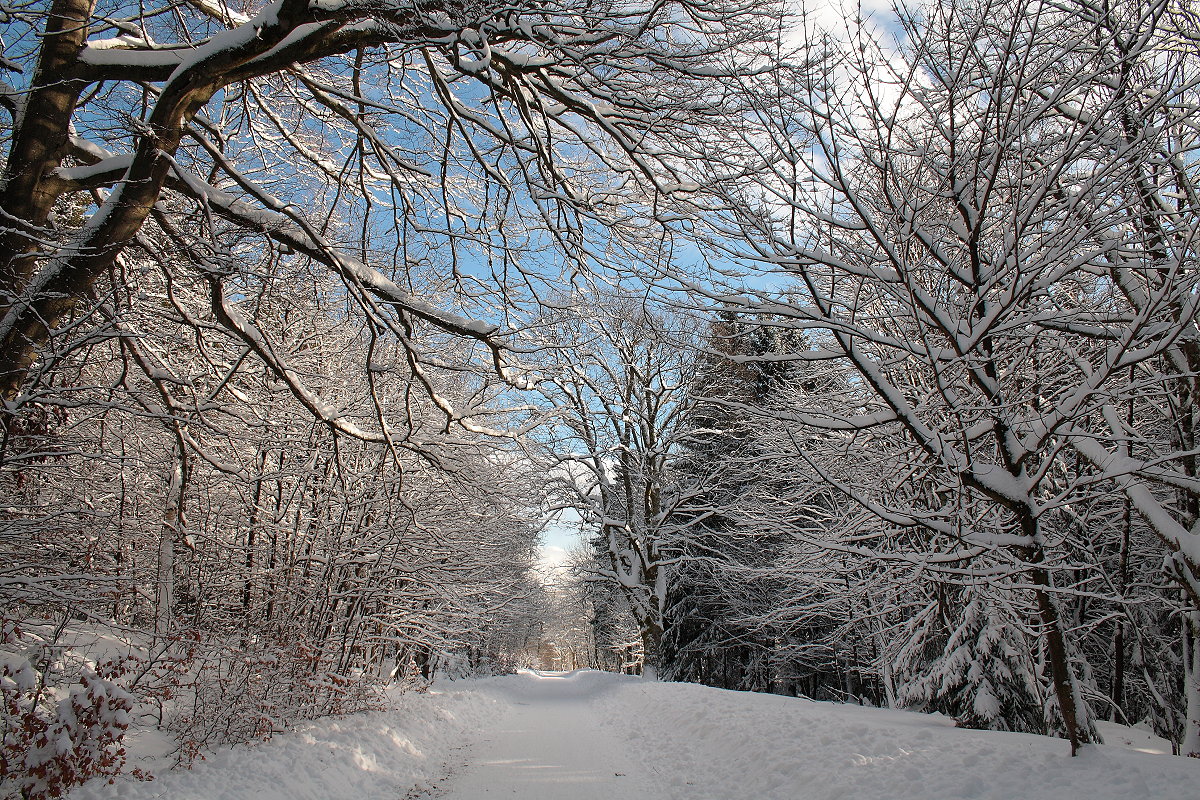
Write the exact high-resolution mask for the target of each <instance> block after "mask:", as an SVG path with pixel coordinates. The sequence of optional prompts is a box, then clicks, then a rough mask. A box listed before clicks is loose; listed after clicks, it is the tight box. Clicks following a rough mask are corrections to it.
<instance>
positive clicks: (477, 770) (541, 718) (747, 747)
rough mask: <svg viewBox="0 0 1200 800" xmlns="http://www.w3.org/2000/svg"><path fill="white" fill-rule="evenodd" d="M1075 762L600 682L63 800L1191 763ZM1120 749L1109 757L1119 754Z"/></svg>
mask: <svg viewBox="0 0 1200 800" xmlns="http://www.w3.org/2000/svg"><path fill="white" fill-rule="evenodd" d="M1105 732H1106V734H1108V736H1109V738H1110V740H1112V741H1119V742H1120V743H1118V744H1114V745H1103V746H1097V747H1089V748H1087V749H1086V750H1085V752H1084V753H1083V754H1082V755H1081V756H1080V757H1078V758H1074V759H1072V758H1070V757H1069V756H1068V748H1067V744H1066V742H1064V741H1061V740H1056V739H1047V738H1044V737H1039V736H1030V735H1025V734H1011V733H993V732H984V731H966V730H960V729H957V728H955V727H954V726H953V724H952V722H951V721H950V720H947V719H945V718H942V717H937V716H927V715H922V714H915V713H907V712H899V711H884V710H878V709H869V708H859V707H857V706H844V705H836V704H831V703H815V702H811V701H808V700H802V699H793V698H785V697H777V696H772V695H761V694H747V693H741V692H726V691H720V690H717V689H709V688H705V687H702V686H695V685H690V684H672V683H650V682H645V681H642V680H640V679H637V678H631V677H625V676H619V675H611V674H607V673H598V672H589V671H580V672H574V673H565V674H564V673H538V672H525V673H522V674H520V675H513V676H508V677H504V678H491V679H487V680H479V681H462V682H458V683H449V684H446V685H444V686H442V687H440V688H438V689H435V690H433V691H430V692H428V693H424V694H407V695H402V696H399V697H397V698H396V699H395V706H394V708H392V709H391V710H389V711H386V712H381V713H374V714H361V715H355V716H352V717H346V718H342V719H338V720H326V721H322V722H318V723H314V724H312V725H310V726H308V727H307V728H305V729H304V730H301V731H298V732H295V733H291V734H287V735H283V736H279V737H277V738H275V739H273V740H272V741H270V742H267V743H265V744H262V745H259V746H257V747H253V748H239V749H237V750H234V751H231V752H227V753H223V754H218V755H214V756H211V757H210V758H209V759H208V760H207V761H206V762H204V763H201V764H199V765H197V766H196V767H195V768H194V769H193V770H192V771H191V772H188V773H171V774H167V775H165V776H160V777H159V779H158V780H155V781H152V782H148V783H136V782H128V783H126V782H122V783H121V784H118V785H117V786H115V787H108V786H103V785H93V786H87V787H84V788H83V789H81V790H78V791H76V792H75V793H74V794H72V795H71V797H72V800H80V799H81V798H111V797H121V798H130V800H142V799H143V798H152V797H156V798H157V797H161V798H172V800H216V799H217V798H221V799H222V800H223V799H224V798H229V799H230V800H233V799H234V798H238V800H243V799H245V800H274V798H281V799H282V798H288V799H289V800H290V799H291V798H296V799H297V800H301V799H302V798H314V800H316V799H317V798H320V800H340V798H346V800H350V799H351V798H353V800H374V799H375V798H378V799H379V800H385V799H386V800H404V799H407V800H416V799H417V798H420V799H421V800H435V799H436V800H478V798H485V797H513V798H520V800H559V799H561V800H590V798H605V800H620V798H626V797H629V798H639V800H655V799H658V800H731V799H732V798H753V800H775V799H777V800H833V798H846V799H847V800H850V799H851V798H852V799H853V800H940V799H942V798H955V800H958V799H962V800H966V798H993V799H994V800H1039V799H1041V798H1044V799H1045V800H1189V799H1190V798H1196V797H1200V762H1197V761H1192V760H1187V759H1182V758H1175V757H1172V756H1169V755H1162V754H1157V753H1154V752H1139V751H1146V750H1150V751H1153V750H1155V749H1157V748H1160V747H1161V745H1162V743H1161V741H1156V740H1154V739H1152V738H1151V737H1148V736H1146V735H1145V734H1142V733H1139V732H1138V731H1136V730H1132V729H1128V728H1121V727H1119V726H1105ZM1126 742H1127V743H1126Z"/></svg>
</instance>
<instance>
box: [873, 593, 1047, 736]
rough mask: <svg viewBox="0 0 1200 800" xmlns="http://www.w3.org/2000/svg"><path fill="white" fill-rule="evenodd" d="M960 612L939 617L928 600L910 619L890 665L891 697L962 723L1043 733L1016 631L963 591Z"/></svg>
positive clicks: (1030, 672)
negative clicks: (905, 638) (893, 687)
mask: <svg viewBox="0 0 1200 800" xmlns="http://www.w3.org/2000/svg"><path fill="white" fill-rule="evenodd" d="M963 599H964V600H965V601H966V602H965V605H963V606H961V612H960V613H959V614H958V615H956V616H955V617H954V618H952V619H950V620H948V621H944V620H942V618H941V614H940V613H939V610H938V606H937V605H936V604H931V605H930V606H928V607H927V608H926V609H925V610H924V611H923V612H922V613H921V614H920V615H918V617H917V618H916V619H914V620H913V622H912V623H911V624H910V631H911V636H910V638H909V642H908V644H907V645H906V647H905V648H904V650H903V651H902V652H901V654H900V656H899V658H898V659H897V664H896V674H897V682H898V686H897V696H898V697H897V699H898V700H899V701H900V703H901V705H903V706H906V707H908V708H912V709H915V710H918V711H938V712H941V713H943V714H946V715H947V716H950V717H953V718H954V719H956V720H957V721H958V724H959V725H960V726H961V727H964V728H982V729H986V730H1001V731H1025V732H1028V733H1043V732H1045V723H1044V721H1043V717H1042V702H1041V701H1040V699H1039V694H1040V693H1039V691H1038V681H1037V679H1036V676H1035V671H1034V667H1033V664H1032V663H1031V661H1030V658H1029V646H1028V644H1027V643H1026V642H1025V641H1024V638H1023V636H1022V634H1021V632H1020V631H1019V630H1018V629H1017V628H1016V627H1015V626H1013V625H1012V624H1011V623H1009V622H1008V621H1006V620H1005V619H1004V618H1003V614H1002V612H1001V611H1000V610H999V609H998V608H997V607H995V606H992V607H989V606H986V605H985V603H984V598H983V597H982V596H980V595H979V594H977V593H975V592H973V591H968V592H967V594H966V597H964V598H963Z"/></svg>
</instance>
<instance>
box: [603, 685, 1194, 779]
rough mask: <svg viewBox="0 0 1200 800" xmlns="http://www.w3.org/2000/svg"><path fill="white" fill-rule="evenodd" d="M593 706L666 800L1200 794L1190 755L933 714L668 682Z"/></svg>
mask: <svg viewBox="0 0 1200 800" xmlns="http://www.w3.org/2000/svg"><path fill="white" fill-rule="evenodd" d="M598 702H599V703H601V704H603V707H604V713H603V715H602V716H603V718H604V719H605V721H606V722H605V724H606V725H608V726H610V727H612V728H615V729H618V730H619V731H620V734H621V735H622V736H623V737H624V738H625V739H626V740H627V741H629V743H630V744H631V746H633V747H634V748H636V749H637V751H638V752H640V753H642V754H643V757H644V759H645V760H646V763H647V764H649V765H655V766H656V767H657V769H658V771H659V774H660V775H662V776H663V777H664V778H665V779H666V783H667V786H666V787H665V789H664V792H665V793H664V795H663V796H664V798H672V800H675V798H678V799H679V800H683V799H684V798H686V799H687V800H730V799H731V798H754V800H776V799H777V800H833V798H847V800H849V798H853V800H966V799H967V798H972V799H974V798H986V799H988V800H1043V799H1044V800H1193V799H1194V798H1200V762H1198V761H1195V760H1190V759H1183V758H1177V757H1173V756H1169V755H1152V754H1147V753H1143V752H1134V751H1133V750H1132V749H1129V748H1126V747H1120V746H1108V745H1101V746H1095V747H1088V748H1086V749H1085V752H1083V753H1082V754H1081V755H1080V756H1079V757H1077V758H1071V757H1070V756H1069V753H1070V749H1069V747H1068V745H1067V742H1066V741H1064V740H1061V739H1050V738H1047V737H1042V736H1032V735H1028V734H1019V733H997V732H992V731H969V730H962V729H959V728H955V727H954V723H953V721H952V720H948V719H946V718H944V717H940V716H930V715H927V714H917V713H911V712H903V711H888V710H881V709H873V708H861V707H858V706H847V705H838V704H833V703H817V702H812V701H809V700H803V699H796V698H786V697H778V696H775V695H763V694H749V693H745V692H726V691H721V690H718V689H709V688H706V687H701V686H695V685H690V684H672V683H660V684H645V683H622V684H621V685H620V686H619V688H618V689H617V690H616V691H614V692H611V693H609V694H607V695H605V696H604V697H602V698H600V699H599V700H598ZM1107 729H1109V730H1112V731H1115V730H1117V729H1118V726H1108V727H1107ZM1123 730H1128V729H1123ZM1143 739H1144V737H1143ZM1137 746H1140V747H1141V746H1145V741H1143V742H1140V743H1138V744H1137Z"/></svg>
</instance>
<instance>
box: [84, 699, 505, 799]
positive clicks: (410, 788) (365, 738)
mask: <svg viewBox="0 0 1200 800" xmlns="http://www.w3.org/2000/svg"><path fill="white" fill-rule="evenodd" d="M480 683H485V682H480ZM476 686H477V684H476V683H475V682H469V681H464V682H461V683H456V684H447V685H446V686H445V687H442V688H441V689H440V690H433V691H429V692H427V693H420V694H418V693H413V692H410V693H405V694H400V693H395V694H393V695H391V696H390V697H389V700H390V702H391V704H392V707H391V708H389V710H387V711H382V712H374V713H365V714H351V715H348V716H345V717H338V718H332V719H322V720H317V721H315V722H312V723H308V724H306V725H303V726H300V727H298V728H297V729H296V730H295V731H294V732H291V733H286V734H281V735H279V736H276V737H275V738H273V739H271V740H270V741H268V742H264V743H262V744H259V745H255V746H252V747H237V748H234V749H232V750H227V751H224V752H220V753H215V754H211V755H209V756H208V758H207V760H205V761H202V762H199V763H197V764H196V765H195V766H194V767H193V768H192V769H191V770H190V771H186V772H185V771H179V772H168V773H165V774H161V775H159V777H158V778H157V779H156V780H153V781H147V782H139V781H137V780H135V779H132V778H122V779H121V780H119V781H118V782H117V783H116V784H115V785H113V786H109V785H107V784H105V783H103V782H102V781H93V782H92V783H89V784H85V785H84V786H82V787H80V788H79V789H76V790H75V791H74V792H72V793H71V794H70V795H69V797H70V800H100V798H106V799H107V798H122V800H143V799H145V800H149V798H164V797H169V798H171V800H341V799H342V798H344V799H345V800H375V798H380V799H383V798H386V800H402V798H404V797H406V796H413V795H416V794H418V793H420V792H422V791H424V790H426V789H428V788H430V787H432V786H433V784H434V783H435V782H437V781H440V780H441V779H442V777H443V776H444V775H445V774H446V771H447V762H448V761H449V760H450V758H451V755H452V753H453V751H454V750H455V749H457V748H458V747H461V746H462V745H463V743H464V742H467V741H470V740H472V739H473V738H475V732H477V731H479V730H481V729H485V728H487V727H489V726H491V725H492V724H493V723H494V722H495V719H496V718H497V717H498V716H499V712H500V709H501V708H502V707H503V706H502V704H500V703H499V702H498V701H497V700H496V699H495V698H494V697H493V696H492V695H491V694H490V693H488V692H481V691H478V690H477V688H476Z"/></svg>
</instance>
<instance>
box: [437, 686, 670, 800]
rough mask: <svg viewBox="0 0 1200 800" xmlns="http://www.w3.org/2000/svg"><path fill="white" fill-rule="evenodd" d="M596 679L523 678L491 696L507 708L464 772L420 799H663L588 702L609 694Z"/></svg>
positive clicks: (495, 690)
mask: <svg viewBox="0 0 1200 800" xmlns="http://www.w3.org/2000/svg"><path fill="white" fill-rule="evenodd" d="M608 678H610V676H605V675H602V674H600V673H588V672H576V673H565V674H564V673H554V672H522V673H521V674H520V675H517V676H513V677H511V678H508V679H506V680H505V682H504V683H502V684H501V683H497V684H496V688H495V689H494V692H495V693H496V694H497V695H500V696H503V697H504V698H505V699H507V700H509V702H511V703H512V705H511V707H510V709H509V710H508V712H506V714H505V715H504V716H503V717H502V718H501V719H500V720H499V721H498V722H497V723H496V725H495V726H494V727H493V728H492V729H491V730H489V731H488V732H487V733H485V734H484V735H483V737H482V738H481V740H480V741H478V742H477V743H476V744H475V745H474V746H473V747H472V748H471V751H470V754H469V755H468V756H467V759H468V761H469V764H468V766H467V767H466V769H465V770H464V771H462V772H459V773H458V774H455V775H454V776H453V777H451V778H450V780H449V781H448V783H447V784H446V785H445V786H444V787H443V789H442V792H441V793H439V794H434V795H427V797H436V798H439V800H441V799H442V798H444V799H445V800H476V799H477V798H488V797H518V798H522V800H562V798H566V797H569V798H572V800H612V798H614V797H640V798H655V797H661V796H663V793H662V791H661V790H660V789H657V787H656V786H655V782H654V781H653V780H652V779H651V776H649V775H648V774H647V773H646V772H645V770H643V769H642V768H641V767H640V766H638V765H637V764H636V763H635V762H634V760H633V758H632V756H631V754H630V753H629V748H628V747H627V746H626V745H625V744H624V743H622V742H621V741H619V740H618V738H617V736H616V734H615V733H614V732H613V731H612V729H611V728H610V727H607V726H604V725H603V724H602V721H601V718H600V714H601V712H600V711H599V710H598V709H597V707H596V704H595V701H596V699H597V697H598V696H599V695H601V694H603V693H605V692H606V691H609V690H611V689H612V688H613V685H614V683H613V681H612V680H611V679H608Z"/></svg>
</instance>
